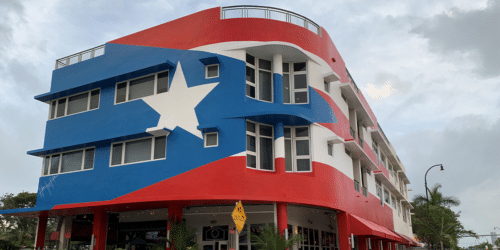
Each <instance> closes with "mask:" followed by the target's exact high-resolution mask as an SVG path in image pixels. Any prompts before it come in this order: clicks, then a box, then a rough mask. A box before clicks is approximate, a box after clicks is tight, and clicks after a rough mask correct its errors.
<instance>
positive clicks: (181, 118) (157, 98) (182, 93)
mask: <svg viewBox="0 0 500 250" xmlns="http://www.w3.org/2000/svg"><path fill="white" fill-rule="evenodd" d="M217 84H218V83H209V84H204V85H199V86H195V87H190V88H188V86H187V83H186V78H185V77H184V72H183V71H182V67H181V63H180V62H178V63H177V69H176V70H175V75H174V78H173V79H172V83H171V84H170V89H169V90H168V92H165V93H161V94H158V95H152V96H148V97H144V98H143V100H144V101H145V102H146V103H147V104H148V105H149V106H150V107H151V108H153V109H154V110H156V112H158V113H159V114H160V120H159V121H158V126H157V127H153V128H148V129H147V130H146V132H150V133H151V134H154V131H163V130H164V128H166V129H168V130H170V131H172V130H174V129H175V127H177V126H179V127H181V128H183V129H184V130H186V131H188V132H190V133H191V134H193V135H195V136H198V137H199V138H202V134H201V131H200V130H198V129H197V127H198V125H199V123H198V118H197V117H196V112H195V111H194V108H195V107H196V106H197V105H198V103H200V101H201V100H203V98H205V96H206V95H208V93H210V91H212V90H213V89H214V88H215V87H216V86H217Z"/></svg>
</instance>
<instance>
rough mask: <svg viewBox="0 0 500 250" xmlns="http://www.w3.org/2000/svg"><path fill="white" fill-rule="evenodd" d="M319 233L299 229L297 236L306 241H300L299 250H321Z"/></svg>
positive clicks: (310, 229) (302, 228) (313, 230)
mask: <svg viewBox="0 0 500 250" xmlns="http://www.w3.org/2000/svg"><path fill="white" fill-rule="evenodd" d="M319 232H320V231H319V230H317V229H312V228H305V227H297V234H298V235H299V236H302V238H303V239H304V241H299V244H298V249H299V250H305V249H309V250H313V249H319V244H320V241H319Z"/></svg>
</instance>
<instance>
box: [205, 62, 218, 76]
mask: <svg viewBox="0 0 500 250" xmlns="http://www.w3.org/2000/svg"><path fill="white" fill-rule="evenodd" d="M216 77H219V64H211V65H207V66H205V78H206V79H209V78H216Z"/></svg>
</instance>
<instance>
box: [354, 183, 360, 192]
mask: <svg viewBox="0 0 500 250" xmlns="http://www.w3.org/2000/svg"><path fill="white" fill-rule="evenodd" d="M354 189H356V191H358V192H361V190H360V189H359V181H357V180H354Z"/></svg>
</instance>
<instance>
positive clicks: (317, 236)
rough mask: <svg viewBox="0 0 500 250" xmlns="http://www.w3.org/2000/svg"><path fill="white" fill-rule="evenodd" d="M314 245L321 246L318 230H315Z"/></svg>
mask: <svg viewBox="0 0 500 250" xmlns="http://www.w3.org/2000/svg"><path fill="white" fill-rule="evenodd" d="M314 245H316V246H319V235H318V230H314ZM316 249H318V248H317V247H316Z"/></svg>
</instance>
